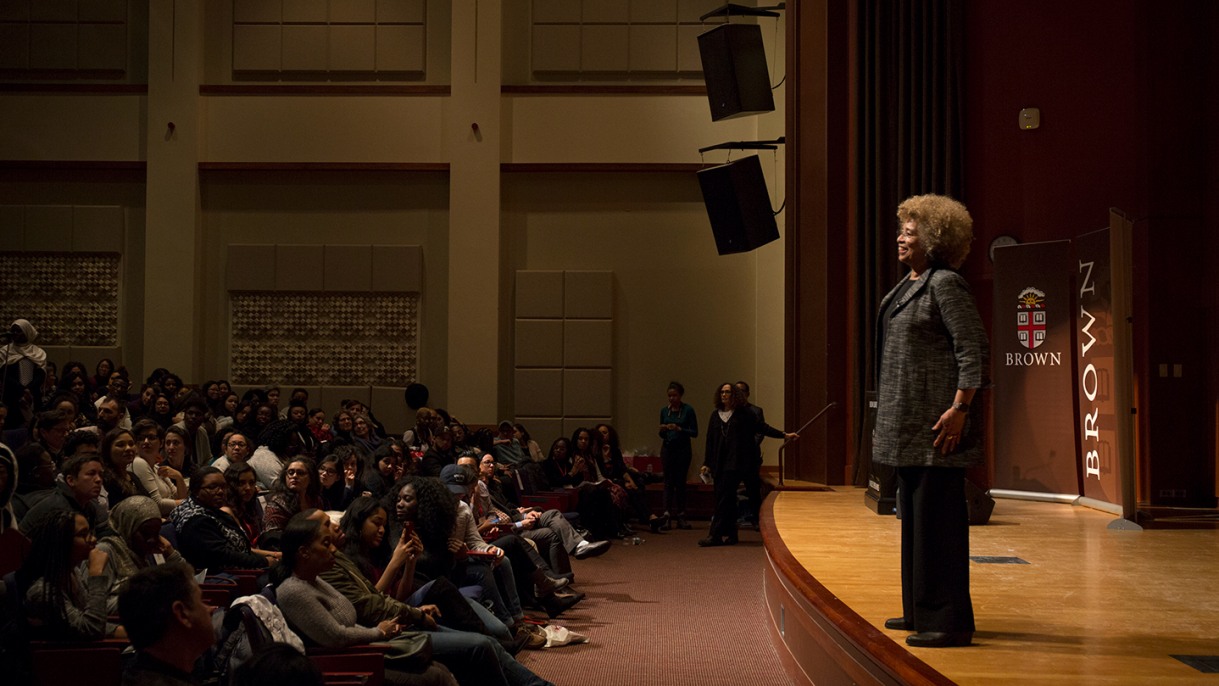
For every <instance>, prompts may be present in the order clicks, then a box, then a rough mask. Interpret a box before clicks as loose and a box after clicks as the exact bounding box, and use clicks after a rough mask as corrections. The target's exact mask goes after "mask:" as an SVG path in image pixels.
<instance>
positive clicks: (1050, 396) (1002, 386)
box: [991, 241, 1079, 496]
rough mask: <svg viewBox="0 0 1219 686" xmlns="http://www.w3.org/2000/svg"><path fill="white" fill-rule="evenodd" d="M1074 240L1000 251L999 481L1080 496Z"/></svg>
mask: <svg viewBox="0 0 1219 686" xmlns="http://www.w3.org/2000/svg"><path fill="white" fill-rule="evenodd" d="M1073 258H1074V253H1073V252H1072V250H1071V242H1070V241H1049V242H1045V243H1027V244H1023V245H1013V246H1007V247H1001V248H996V249H995V301H994V321H993V322H992V327H991V331H992V338H991V369H992V370H993V381H994V390H993V392H992V394H991V397H992V398H993V399H994V422H995V478H994V487H995V488H999V489H1006V490H1014V491H1033V492H1039V493H1055V494H1070V495H1072V496H1077V495H1079V476H1078V470H1077V469H1076V466H1075V465H1076V447H1077V446H1076V439H1075V402H1074V401H1075V397H1074V393H1073V388H1074V386H1075V378H1074V377H1075V375H1074V372H1073V364H1072V363H1073V362H1074V354H1073V346H1072V340H1073V337H1072V332H1073V328H1074V326H1075V317H1074V316H1073V314H1074V309H1075V307H1074V305H1075V297H1074V295H1075V294H1074V289H1073V287H1072V279H1071V276H1072V274H1073V273H1074V263H1073V262H1074V260H1073Z"/></svg>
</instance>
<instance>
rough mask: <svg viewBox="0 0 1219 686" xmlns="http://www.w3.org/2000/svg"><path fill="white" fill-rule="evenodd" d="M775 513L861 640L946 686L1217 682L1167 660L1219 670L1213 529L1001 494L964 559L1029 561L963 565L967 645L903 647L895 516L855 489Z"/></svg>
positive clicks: (777, 504) (777, 507) (1218, 536)
mask: <svg viewBox="0 0 1219 686" xmlns="http://www.w3.org/2000/svg"><path fill="white" fill-rule="evenodd" d="M770 505H771V512H772V516H773V526H774V529H773V532H774V534H776V535H777V537H778V538H779V539H781V541H782V543H783V544H785V545H786V547H787V549H788V551H790V553H791V555H792V556H793V557H794V558H795V560H796V561H797V562H798V563H799V564H800V565H801V566H803V567H804V569H805V570H807V571H808V572H809V573H810V574H811V575H812V577H813V578H814V579H815V580H816V581H817V582H819V583H820V584H821V585H822V586H824V587H825V589H826V590H827V591H828V592H829V593H830V594H832V595H833V596H836V598H837V600H841V601H842V602H844V603H845V604H846V605H847V606H849V608H850V610H853V611H854V612H855V613H857V614H858V615H859V616H860V617H861V618H862V619H863V620H864V623H866V624H865V626H866V625H871V627H867V628H868V632H869V633H870V634H871V636H870V637H869V638H867V639H866V640H865V643H868V642H871V643H876V642H879V643H884V641H885V637H887V638H888V639H890V640H892V641H894V642H896V646H897V647H898V648H899V650H906V651H908V652H909V654H911V655H913V656H914V657H916V658H918V659H919V660H922V661H923V662H925V663H926V665H928V666H930V667H931V668H932V669H934V670H935V671H937V672H939V673H940V674H941V675H943V676H944V677H947V679H948V680H951V681H953V682H956V683H958V684H962V685H963V686H969V685H973V684H1011V683H1033V684H1064V685H1065V684H1104V685H1110V684H1140V685H1157V686H1170V685H1171V686H1184V685H1185V684H1190V685H1192V684H1216V685H1219V673H1204V672H1202V671H1199V670H1198V669H1197V668H1195V667H1192V666H1190V665H1188V664H1186V663H1184V662H1182V661H1180V660H1178V659H1176V658H1174V657H1173V656H1174V655H1181V656H1202V657H1209V660H1210V664H1211V669H1216V670H1219V657H1216V656H1219V530H1214V529H1204V530H1146V531H1117V530H1109V529H1107V528H1106V527H1107V525H1108V524H1109V523H1110V522H1111V521H1113V516H1112V515H1109V514H1106V513H1103V512H1099V511H1096V510H1091V509H1088V508H1085V507H1078V506H1072V505H1065V504H1055V503H1043V502H1027V501H1017V500H998V501H997V502H996V506H995V511H994V514H993V515H992V517H991V520H990V523H989V524H987V525H985V526H975V527H972V528H971V529H970V555H971V556H975V557H976V556H986V557H991V558H1012V557H1014V558H1019V559H1020V560H1023V561H1025V562H1027V564H1011V563H1008V564H998V563H980V562H978V561H974V562H971V564H970V578H971V593H972V596H973V603H974V614H975V616H976V622H977V628H978V631H977V633H976V634H975V635H974V645H973V646H970V647H967V648H951V649H943V648H941V649H929V648H907V646H906V645H905V636H906V635H907V634H906V632H901V631H888V630H886V629H884V621H885V619H886V618H888V617H895V616H898V615H900V614H901V585H900V584H901V581H900V560H899V547H900V538H899V527H900V522H899V521H897V520H896V519H895V518H893V517H884V516H879V515H876V514H875V513H873V512H872V511H871V510H869V509H867V507H865V505H864V490H863V489H860V488H853V487H835V488H834V490H833V491H830V492H781V493H777V494H775V496H774V498H773V501H772V502H771V503H770ZM768 548H769V550H768V552H769V553H770V554H771V555H772V557H773V556H774V555H775V550H774V548H775V546H771V545H769V544H768ZM790 621H791V620H790V619H789V620H788V622H790ZM861 624H862V623H861ZM873 627H874V628H875V629H878V630H879V634H878V633H877V632H875V631H871V628H873ZM882 647H883V648H884V649H885V650H890V651H892V649H893V648H894V646H893V645H888V644H885V645H883V646H882ZM779 649H780V650H781V651H782V650H783V648H782V647H780V648H779ZM793 652H794V651H793ZM809 676H811V677H812V678H813V682H814V683H817V676H816V675H815V674H810V675H809Z"/></svg>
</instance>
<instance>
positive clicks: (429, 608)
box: [419, 605, 440, 629]
mask: <svg viewBox="0 0 1219 686" xmlns="http://www.w3.org/2000/svg"><path fill="white" fill-rule="evenodd" d="M419 611H420V612H422V613H423V616H421V617H420V618H419V623H420V624H422V625H423V627H424V628H425V629H435V628H436V624H437V621H436V620H438V619H440V608H438V607H436V606H435V605H420V606H419Z"/></svg>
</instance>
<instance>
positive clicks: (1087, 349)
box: [1074, 229, 1122, 505]
mask: <svg viewBox="0 0 1219 686" xmlns="http://www.w3.org/2000/svg"><path fill="white" fill-rule="evenodd" d="M1109 236H1110V232H1109V229H1102V230H1100V231H1094V232H1092V233H1088V234H1084V235H1082V236H1079V237H1078V238H1076V239H1075V241H1074V243H1075V256H1076V261H1077V264H1076V276H1075V286H1076V288H1077V294H1078V308H1077V312H1076V322H1075V326H1076V333H1075V335H1076V339H1077V344H1076V348H1075V355H1076V363H1075V364H1076V372H1075V374H1076V379H1075V392H1076V394H1077V396H1078V402H1079V415H1078V417H1077V419H1076V422H1077V436H1078V438H1079V471H1080V474H1081V475H1082V477H1083V492H1082V493H1081V494H1082V495H1083V496H1085V497H1088V498H1093V499H1095V500H1100V501H1103V502H1107V503H1114V504H1117V505H1121V504H1122V491H1121V480H1120V471H1119V469H1118V456H1117V451H1116V446H1117V438H1116V426H1117V418H1116V417H1115V416H1114V396H1113V391H1114V369H1115V364H1114V357H1113V354H1114V351H1113V299H1112V287H1111V280H1110V268H1109V264H1110V262H1109Z"/></svg>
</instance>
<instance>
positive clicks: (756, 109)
mask: <svg viewBox="0 0 1219 686" xmlns="http://www.w3.org/2000/svg"><path fill="white" fill-rule="evenodd" d="M698 53H699V56H700V57H701V58H702V63H703V78H704V80H706V82H707V100H708V101H709V102H710V103H711V121H719V120H721V119H729V118H732V117H744V116H748V115H751V114H761V113H763V112H774V111H775V98H774V95H773V94H772V93H771V89H770V72H769V71H768V70H767V68H766V49H765V48H764V47H763V45H762V27H760V26H758V25H757V24H720V25H719V26H717V27H715V28H713V29H711V30H710V31H707V32H705V33H702V34H700V35H699V37H698Z"/></svg>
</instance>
